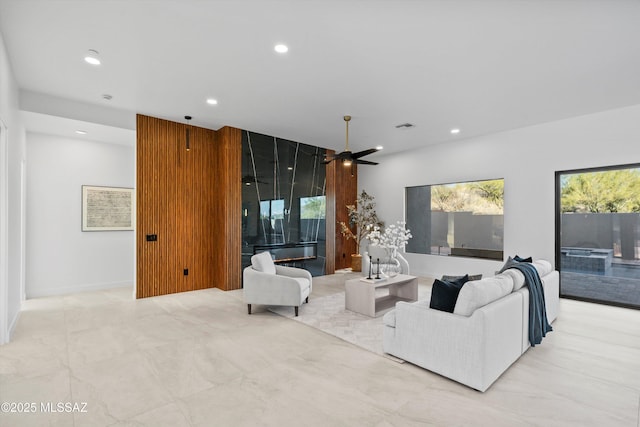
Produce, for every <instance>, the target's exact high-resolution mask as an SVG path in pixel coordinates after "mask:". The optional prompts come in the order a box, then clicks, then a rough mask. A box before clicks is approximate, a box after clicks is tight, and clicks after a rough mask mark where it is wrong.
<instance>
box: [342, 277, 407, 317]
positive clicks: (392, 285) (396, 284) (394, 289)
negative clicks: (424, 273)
mask: <svg viewBox="0 0 640 427" xmlns="http://www.w3.org/2000/svg"><path fill="white" fill-rule="evenodd" d="M344 286H345V308H346V309H347V310H351V311H355V312H356V313H360V314H364V315H366V316H369V317H378V316H380V315H381V314H383V313H384V312H385V311H387V310H389V309H390V308H394V307H395V306H396V302H398V301H417V300H418V279H417V277H416V276H409V275H406V274H398V275H397V276H395V277H390V278H387V279H385V280H383V281H380V282H375V283H369V282H364V281H362V280H361V279H360V278H358V279H351V280H347V281H346V282H345V284H344ZM376 290H377V291H378V296H376ZM385 290H387V291H388V292H387V293H386V294H382V295H380V294H381V293H383V292H384V291H385Z"/></svg>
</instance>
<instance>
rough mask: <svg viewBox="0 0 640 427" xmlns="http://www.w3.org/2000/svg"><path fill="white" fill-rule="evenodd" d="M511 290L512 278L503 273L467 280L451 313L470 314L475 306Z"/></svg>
mask: <svg viewBox="0 0 640 427" xmlns="http://www.w3.org/2000/svg"><path fill="white" fill-rule="evenodd" d="M512 290H513V279H512V278H511V276H510V275H505V274H498V275H497V276H494V277H487V278H485V279H482V280H474V281H472V282H467V283H465V284H464V286H463V287H462V289H461V290H460V294H458V300H457V301H456V306H455V308H454V309H453V314H459V315H461V316H471V315H472V314H473V312H474V311H476V309H477V308H480V307H484V306H485V305H487V304H489V303H491V302H493V301H495V300H497V299H500V298H502V297H504V296H506V295H508V294H510V293H511V291H512Z"/></svg>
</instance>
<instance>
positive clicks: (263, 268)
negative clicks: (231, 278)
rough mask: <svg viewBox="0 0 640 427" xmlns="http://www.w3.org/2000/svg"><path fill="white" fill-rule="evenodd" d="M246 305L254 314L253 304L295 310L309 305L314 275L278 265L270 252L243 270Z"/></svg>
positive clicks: (256, 257)
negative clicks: (303, 305) (288, 307)
mask: <svg viewBox="0 0 640 427" xmlns="http://www.w3.org/2000/svg"><path fill="white" fill-rule="evenodd" d="M243 280H244V302H245V303H246V304H247V310H248V313H249V314H251V304H261V305H289V306H293V307H294V308H295V314H296V316H297V315H298V307H300V306H301V305H302V304H303V303H304V302H309V295H310V294H311V290H312V286H313V284H312V282H313V281H312V278H311V273H309V272H308V271H307V270H304V269H302V268H294V267H284V266H280V265H275V264H274V263H273V260H272V259H271V254H270V253H269V252H261V253H259V254H256V255H254V256H252V257H251V265H250V266H248V267H246V268H245V269H244V271H243Z"/></svg>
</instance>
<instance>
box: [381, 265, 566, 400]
mask: <svg viewBox="0 0 640 427" xmlns="http://www.w3.org/2000/svg"><path fill="white" fill-rule="evenodd" d="M533 264H534V265H535V266H536V269H537V270H538V273H539V274H540V277H541V279H542V284H543V288H544V294H545V305H546V312H547V320H548V321H549V323H551V322H553V321H554V320H555V319H556V317H557V316H558V307H559V274H558V272H557V271H554V270H553V269H552V267H551V264H550V263H548V262H546V261H542V260H540V261H535V262H534V263H533ZM383 323H384V332H383V346H384V351H385V352H386V353H389V354H391V355H393V356H396V357H399V358H401V359H404V360H406V361H408V362H411V363H413V364H415V365H418V366H421V367H423V368H425V369H428V370H430V371H432V372H435V373H437V374H440V375H443V376H445V377H447V378H450V379H452V380H454V381H457V382H460V383H462V384H465V385H467V386H469V387H471V388H474V389H476V390H479V391H485V390H487V388H489V386H490V385H491V384H493V382H494V381H495V380H496V379H497V378H498V377H499V376H500V375H501V374H502V373H503V372H504V371H506V370H507V368H509V366H511V364H512V363H513V362H515V361H516V360H517V359H518V358H519V357H520V356H521V355H522V354H523V353H524V352H525V351H526V350H527V349H528V348H529V346H530V344H529V289H528V288H527V287H526V286H524V275H523V274H522V273H521V272H520V271H518V270H515V269H510V270H506V271H505V272H503V273H501V274H498V275H496V276H494V277H489V278H485V279H482V280H478V281H471V282H467V283H466V284H465V285H464V286H463V287H462V289H461V290H460V294H459V296H458V300H457V302H456V306H455V309H454V312H453V313H448V312H444V311H439V310H434V309H431V308H429V300H421V301H417V302H413V303H407V302H398V303H397V304H396V308H395V309H394V310H392V311H390V312H388V313H387V314H385V316H384V318H383ZM540 345H544V341H543V342H542V344H540Z"/></svg>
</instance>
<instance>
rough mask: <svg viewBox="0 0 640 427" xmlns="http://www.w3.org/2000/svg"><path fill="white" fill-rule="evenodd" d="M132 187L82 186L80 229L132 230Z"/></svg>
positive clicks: (133, 220)
mask: <svg viewBox="0 0 640 427" xmlns="http://www.w3.org/2000/svg"><path fill="white" fill-rule="evenodd" d="M134 215H135V194H134V189H133V188H121V187H97V186H90V185H83V186H82V231H122V230H133V229H134V225H135V218H134Z"/></svg>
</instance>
